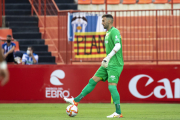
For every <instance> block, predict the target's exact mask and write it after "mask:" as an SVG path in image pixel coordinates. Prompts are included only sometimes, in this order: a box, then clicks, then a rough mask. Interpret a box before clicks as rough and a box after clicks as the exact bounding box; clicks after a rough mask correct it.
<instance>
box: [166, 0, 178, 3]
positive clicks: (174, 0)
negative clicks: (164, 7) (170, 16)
mask: <svg viewBox="0 0 180 120" xmlns="http://www.w3.org/2000/svg"><path fill="white" fill-rule="evenodd" d="M169 3H172V0H171V1H170V2H169ZM173 3H180V0H173Z"/></svg>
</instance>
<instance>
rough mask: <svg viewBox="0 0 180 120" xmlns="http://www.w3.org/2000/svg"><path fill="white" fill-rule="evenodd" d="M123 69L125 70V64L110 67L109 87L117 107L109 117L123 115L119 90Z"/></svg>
mask: <svg viewBox="0 0 180 120" xmlns="http://www.w3.org/2000/svg"><path fill="white" fill-rule="evenodd" d="M122 70H123V66H122V67H109V68H108V89H109V91H110V93H111V96H112V98H113V102H114V104H115V108H116V112H114V113H113V114H112V115H110V116H107V117H108V118H113V117H123V116H122V114H121V107H120V95H119V92H118V90H117V83H118V81H119V76H120V74H121V72H122Z"/></svg>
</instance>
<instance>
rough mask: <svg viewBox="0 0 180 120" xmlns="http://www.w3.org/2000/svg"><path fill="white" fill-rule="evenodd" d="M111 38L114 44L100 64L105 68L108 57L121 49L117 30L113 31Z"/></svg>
mask: <svg viewBox="0 0 180 120" xmlns="http://www.w3.org/2000/svg"><path fill="white" fill-rule="evenodd" d="M112 39H113V41H114V44H115V46H114V48H113V49H112V51H111V52H110V53H109V54H108V55H107V57H105V58H104V59H103V61H102V66H103V67H105V68H106V67H108V63H109V61H110V59H111V58H112V57H113V56H114V55H115V54H116V53H117V52H118V51H119V50H120V49H121V44H120V40H121V36H120V34H119V31H115V32H113V34H112Z"/></svg>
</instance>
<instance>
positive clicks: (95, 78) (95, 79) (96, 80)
mask: <svg viewBox="0 0 180 120" xmlns="http://www.w3.org/2000/svg"><path fill="white" fill-rule="evenodd" d="M92 79H93V80H94V81H95V82H99V81H101V78H100V77H97V76H93V77H92Z"/></svg>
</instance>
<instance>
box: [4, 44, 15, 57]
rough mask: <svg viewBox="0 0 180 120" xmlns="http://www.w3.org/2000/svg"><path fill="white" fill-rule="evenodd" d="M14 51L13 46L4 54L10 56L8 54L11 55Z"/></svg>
mask: <svg viewBox="0 0 180 120" xmlns="http://www.w3.org/2000/svg"><path fill="white" fill-rule="evenodd" d="M14 50H15V46H13V47H12V48H11V49H10V50H9V51H8V52H7V53H6V54H7V55H8V54H10V53H13V52H14Z"/></svg>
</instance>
